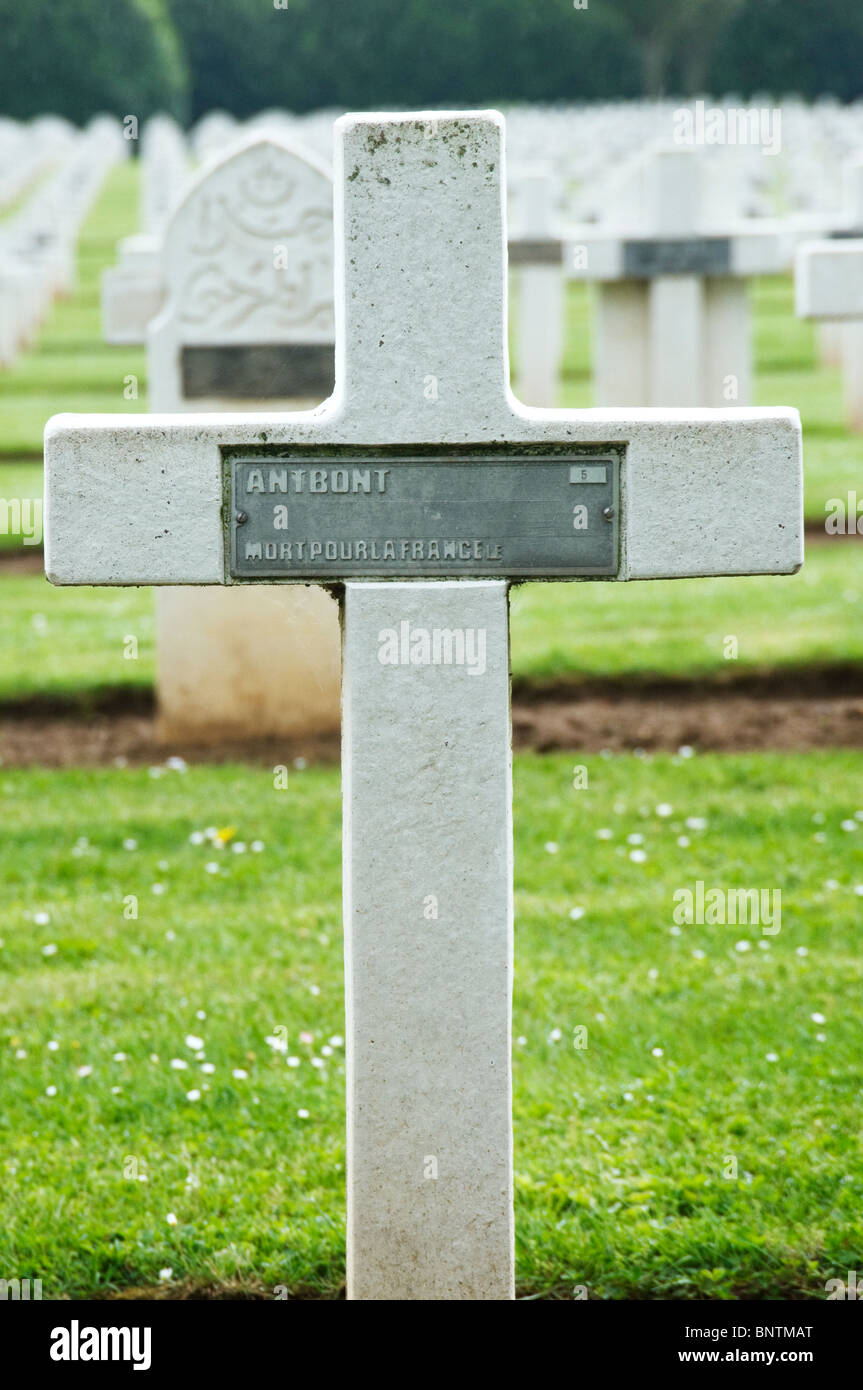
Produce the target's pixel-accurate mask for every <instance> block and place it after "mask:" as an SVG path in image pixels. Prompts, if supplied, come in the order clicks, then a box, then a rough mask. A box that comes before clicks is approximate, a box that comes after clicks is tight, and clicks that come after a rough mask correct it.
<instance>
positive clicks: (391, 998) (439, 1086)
mask: <svg viewBox="0 0 863 1390" xmlns="http://www.w3.org/2000/svg"><path fill="white" fill-rule="evenodd" d="M501 137H502V132H501V129H500V123H499V119H498V121H495V122H491V121H488V120H486V121H470V120H466V121H463V122H457V121H455V120H453V119H451V118H447V117H441V118H440V119H439V120H435V119H434V118H430V120H429V121H428V122H422V121H418V122H406V123H404V124H401V123H396V122H394V121H393V120H392V118H390V119H389V121H388V122H387V123H383V122H382V121H381V120H380V118H379V120H378V121H377V122H376V121H375V119H374V118H368V119H367V120H363V119H360V120H358V119H357V118H350V120H349V121H348V119H347V118H346V123H343V125H342V130H341V141H340V142H338V143H339V149H340V153H339V155H338V157H337V169H336V190H337V226H338V225H339V223H340V222H341V223H342V224H343V226H344V236H343V237H339V236H338V235H337V245H340V246H341V247H343V253H342V254H340V256H339V259H338V260H337V274H336V283H337V296H336V302H337V313H338V314H339V316H340V322H339V324H338V328H337V333H336V340H337V343H338V344H339V345H340V358H339V361H338V363H337V387H336V399H337V401H340V402H341V404H342V405H343V408H344V410H345V413H346V415H348V416H349V417H350V418H351V420H352V433H353V434H354V436H355V437H356V430H357V429H358V428H359V429H360V430H364V433H363V437H364V438H365V439H366V440H367V441H368V442H377V441H381V440H384V441H386V442H387V443H389V444H392V443H393V442H396V441H402V442H405V441H410V440H416V439H420V440H423V439H425V440H432V439H434V440H439V441H446V440H448V439H449V440H452V441H453V442H457V441H461V440H464V439H471V438H477V437H482V436H483V434H484V433H485V432H486V430H487V429H488V426H489V423H490V420H493V419H497V418H500V417H501V416H502V415H503V412H504V410H505V393H506V389H507V375H508V372H507V349H506V341H505V321H506V297H505V282H504V268H505V260H504V251H505V247H504V230H503V209H502V190H503V171H502V169H501V160H502V138H501ZM472 421H477V424H476V426H475V428H472V424H471V422H472ZM343 641H344V647H343V670H344V675H343V726H342V747H343V754H342V764H343V807H344V832H343V833H344V856H343V863H344V919H345V967H346V1009H347V1057H348V1082H347V1107H348V1130H347V1142H348V1156H347V1173H348V1242H347V1243H348V1297H349V1298H351V1299H364V1300H368V1299H404V1298H406V1297H407V1298H411V1299H509V1298H512V1297H513V1295H514V1290H513V1278H514V1275H513V1259H514V1255H513V1211H512V1118H511V1105H512V1102H511V1084H510V1031H511V1030H510V1010H511V995H512V950H513V947H512V797H511V786H510V777H511V774H510V767H511V752H510V720H509V647H508V621H507V586H506V584H505V583H504V582H502V581H496V580H491V581H488V582H485V581H479V582H470V581H466V580H456V581H452V582H441V581H438V582H432V583H397V582H392V581H390V582H384V583H350V582H349V583H348V584H347V585H346V586H345V608H344V638H343Z"/></svg>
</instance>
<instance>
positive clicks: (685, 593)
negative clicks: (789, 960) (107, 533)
mask: <svg viewBox="0 0 863 1390" xmlns="http://www.w3.org/2000/svg"><path fill="white" fill-rule="evenodd" d="M0 584H2V589H0V594H2V601H0V705H2V703H3V702H4V701H6V702H8V701H10V700H18V699H22V698H27V697H30V696H34V695H38V694H40V693H42V694H46V695H50V696H56V697H60V698H62V699H65V700H69V701H71V702H73V703H74V702H76V701H80V702H82V703H84V704H86V703H87V702H92V698H93V696H94V694H95V692H97V691H98V690H100V689H103V690H104V689H115V688H116V687H118V686H128V687H137V688H139V689H140V688H144V689H151V688H152V685H153V682H154V679H155V659H154V658H155V651H154V640H155V628H154V607H155V605H154V602H153V595H152V592H151V591H150V590H148V589H78V588H68V589H65V588H64V589H55V588H52V587H51V585H49V584H48V583H47V581H46V580H44V579H42V578H41V577H40V576H39V575H15V576H5V577H3V578H2V579H0ZM861 601H863V546H859V545H856V544H854V543H853V542H848V543H846V542H840V543H839V544H837V545H832V546H831V545H822V546H818V547H815V546H813V547H811V548H810V552H809V558H808V560H807V562H806V564H805V566H804V568H803V569H802V570H801V572H800V573H799V574H797V575H793V576H785V577H779V578H777V577H775V576H767V577H759V578H748V579H697V580H658V581H655V582H653V583H649V584H648V583H645V584H613V583H610V584H529V585H524V586H522V587H520V588H517V589H515V590H513V592H512V598H511V612H512V625H511V626H512V662H513V674H514V676H515V678H516V679H518V680H526V681H531V682H537V683H541V682H546V683H548V682H553V681H555V680H560V679H567V680H574V681H577V680H579V679H583V678H589V677H597V676H625V677H634V678H639V677H641V678H643V677H649V676H657V675H658V676H668V677H689V676H700V677H710V676H722V677H733V676H734V674H735V672H742V671H744V670H745V671H750V672H751V671H765V670H769V669H774V668H783V667H784V668H788V669H789V671H791V670H794V669H798V668H800V667H803V666H806V665H812V664H817V665H822V664H823V665H830V664H831V663H838V662H848V661H861V660H863V630H861V628H860V627H859V626H858V625H857V624H856V622H855V620H854V613H855V611H856V609H857V607H859V605H860V603H861ZM127 637H135V638H136V639H137V657H136V658H134V659H132V658H129V657H127V655H126V652H127V651H131V650H132V648H131V647H130V646H127V644H126V639H127ZM727 637H735V638H736V639H737V644H738V646H737V653H738V654H737V658H736V659H728V658H726V656H725V655H724V652H725V640H726V638H727Z"/></svg>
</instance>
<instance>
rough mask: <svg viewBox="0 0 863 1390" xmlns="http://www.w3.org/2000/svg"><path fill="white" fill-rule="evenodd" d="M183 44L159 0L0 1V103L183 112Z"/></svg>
mask: <svg viewBox="0 0 863 1390" xmlns="http://www.w3.org/2000/svg"><path fill="white" fill-rule="evenodd" d="M187 97H188V74H187V70H186V62H185V57H184V54H183V49H182V46H181V44H180V41H179V38H178V35H177V32H176V30H175V28H174V25H173V22H172V20H171V18H170V16H169V14H168V12H167V10H166V9H165V7H164V5H163V3H162V0H107V2H106V0H60V2H59V3H57V0H0V110H2V111H3V113H4V114H5V115H8V116H15V117H18V118H19V119H25V118H27V117H30V116H39V115H43V114H45V113H46V112H52V113H54V114H56V115H60V116H66V117H68V119H69V120H71V121H76V122H78V123H83V122H84V121H86V120H87V119H89V117H90V116H92V115H94V114H95V113H96V112H100V111H107V112H110V113H112V114H114V115H116V116H118V117H122V116H126V115H135V116H137V117H138V118H139V119H144V118H146V117H147V116H148V115H151V114H153V112H155V111H160V110H161V111H168V112H170V113H171V114H172V115H176V116H178V117H180V118H183V117H185V116H186V115H187V113H188V101H187Z"/></svg>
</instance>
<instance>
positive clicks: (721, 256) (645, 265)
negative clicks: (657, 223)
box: [623, 236, 731, 280]
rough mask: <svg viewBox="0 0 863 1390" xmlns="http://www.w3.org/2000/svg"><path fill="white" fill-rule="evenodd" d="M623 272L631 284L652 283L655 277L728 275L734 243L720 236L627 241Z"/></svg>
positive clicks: (624, 247) (625, 243) (624, 250)
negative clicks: (634, 282)
mask: <svg viewBox="0 0 863 1390" xmlns="http://www.w3.org/2000/svg"><path fill="white" fill-rule="evenodd" d="M623 271H624V275H625V276H626V278H628V279H630V280H651V279H653V277H654V276H655V275H729V274H730V273H731V241H730V239H729V238H728V237H717V236H713V237H673V238H668V239H667V240H659V241H657V240H651V239H648V238H645V239H643V240H641V239H639V240H638V241H625V242H624V243H623Z"/></svg>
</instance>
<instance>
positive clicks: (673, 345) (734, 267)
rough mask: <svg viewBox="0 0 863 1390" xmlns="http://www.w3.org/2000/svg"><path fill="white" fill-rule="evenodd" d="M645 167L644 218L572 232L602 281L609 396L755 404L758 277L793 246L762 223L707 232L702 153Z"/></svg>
mask: <svg viewBox="0 0 863 1390" xmlns="http://www.w3.org/2000/svg"><path fill="white" fill-rule="evenodd" d="M643 172H644V181H645V183H644V187H645V198H644V209H643V212H642V214H641V215H640V216H638V214H637V213H636V212H635V210H634V209H632V208H631V207H630V208H629V209H628V210H626V209H622V210H619V211H618V213H617V216H616V217H615V218H614V220H613V222H612V225H611V226H610V227H609V228H606V227H605V226H603V225H600V226H599V227H598V228H592V227H584V228H581V229H575V230H573V231H572V232H571V233H570V235H569V243H570V244H569V246H568V249H567V254H566V265H567V268H568V272H569V273H570V274H571V275H572V276H573V278H576V279H585V280H588V281H592V282H595V285H596V309H595V319H594V325H595V326H594V337H595V348H594V395H595V399H596V401H597V404H598V405H600V406H610V405H623V404H626V403H629V404H631V405H632V404H635V405H656V406H679V407H689V406H699V405H702V406H723V405H728V404H729V403H736V404H739V405H747V404H748V403H749V399H750V394H751V350H750V343H749V309H748V303H747V297H746V294H747V291H746V281H747V279H749V278H751V277H752V276H754V275H760V274H769V273H771V272H773V273H775V272H777V271H779V270H781V269H784V267H785V266H786V265H787V264H788V262H789V260H790V249H789V248H788V246H787V245H786V241H785V238H784V237H783V236H782V235H780V234H778V233H777V231H776V228H775V227H773V226H771V225H770V224H766V225H765V224H764V222H763V221H762V220H761V219H754V220H752V221H749V222H747V221H745V220H738V221H737V222H734V221H731V220H730V219H729V220H728V222H727V223H726V224H725V225H724V226H721V227H715V226H714V227H711V228H710V229H709V230H705V227H704V222H703V211H702V191H701V177H702V170H701V156H700V155H699V153H698V152H697V151H696V150H694V149H689V148H685V147H683V148H675V149H661V150H657V151H655V152H654V153H653V154H652V155H651V156H650V157H649V159H648V160H647V162H646V165H645V168H644V171H643ZM614 223H616V225H614ZM645 228H647V229H648V230H647V231H645Z"/></svg>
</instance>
